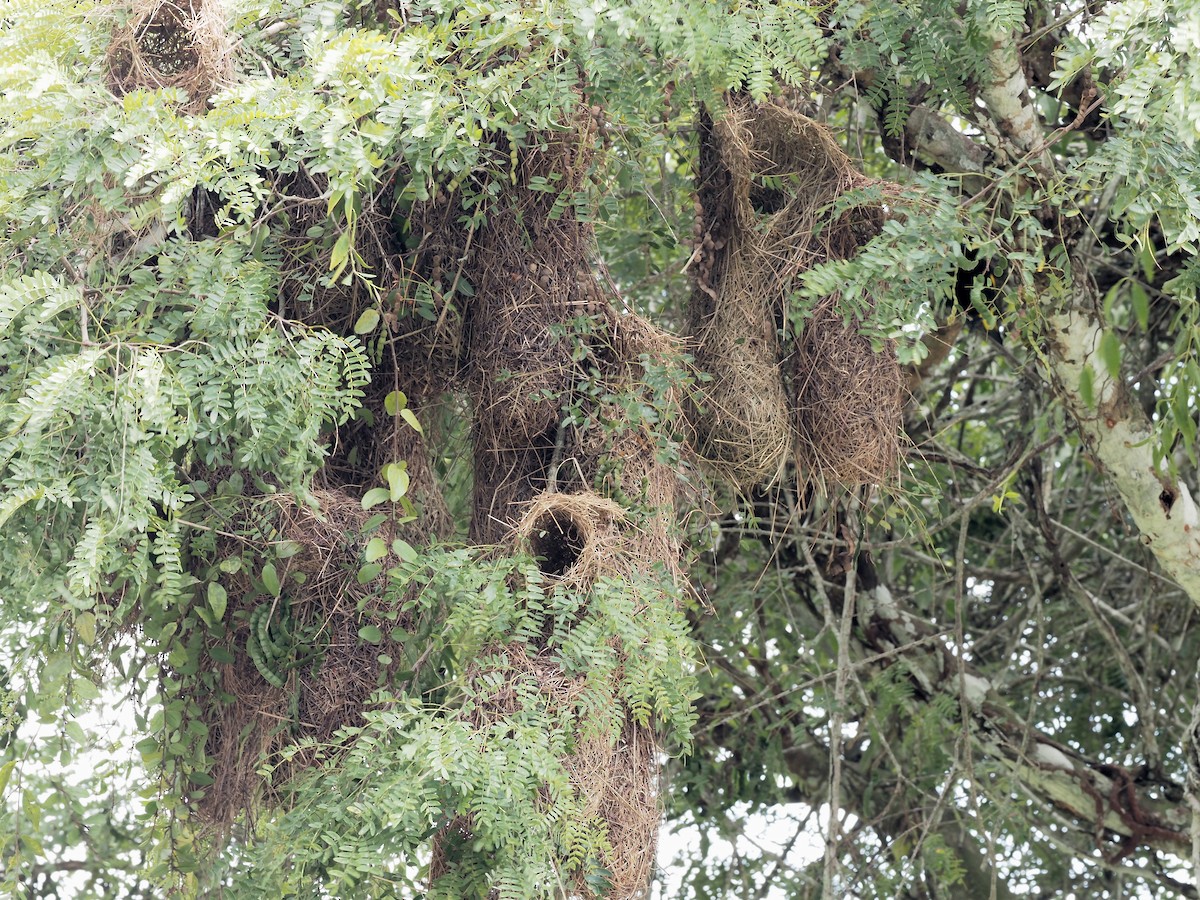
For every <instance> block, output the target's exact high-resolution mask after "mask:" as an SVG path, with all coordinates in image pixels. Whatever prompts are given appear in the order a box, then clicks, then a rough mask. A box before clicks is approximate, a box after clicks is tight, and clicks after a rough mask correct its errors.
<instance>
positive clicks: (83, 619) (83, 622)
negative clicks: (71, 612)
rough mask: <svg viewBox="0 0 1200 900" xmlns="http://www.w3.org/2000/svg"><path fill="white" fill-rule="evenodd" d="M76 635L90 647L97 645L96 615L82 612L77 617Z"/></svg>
mask: <svg viewBox="0 0 1200 900" xmlns="http://www.w3.org/2000/svg"><path fill="white" fill-rule="evenodd" d="M75 633H76V634H78V635H79V639H80V640H81V641H83V642H84V643H85V644H87V645H88V646H89V647H90V646H91V645H92V644H94V643H96V616H95V614H94V613H90V612H81V613H80V614H79V615H77V616H76V617H75Z"/></svg>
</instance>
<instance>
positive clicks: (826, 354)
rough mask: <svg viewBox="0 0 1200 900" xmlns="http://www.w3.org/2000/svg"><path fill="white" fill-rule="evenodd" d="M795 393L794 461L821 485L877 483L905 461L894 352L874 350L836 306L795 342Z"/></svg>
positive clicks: (817, 315) (820, 312)
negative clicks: (899, 463) (901, 439)
mask: <svg viewBox="0 0 1200 900" xmlns="http://www.w3.org/2000/svg"><path fill="white" fill-rule="evenodd" d="M795 341H796V351H795V353H794V354H793V356H792V360H791V362H792V372H791V379H792V390H793V392H794V393H793V396H794V398H795V399H794V403H795V406H794V410H793V413H794V420H793V421H794V422H795V428H796V459H797V462H798V464H799V466H800V467H801V468H802V470H803V471H804V472H806V473H807V474H808V477H809V478H810V479H812V480H814V481H816V482H818V483H823V484H828V483H836V484H841V485H845V486H853V485H859V484H880V483H882V482H884V481H886V480H887V479H888V478H889V477H891V476H892V475H893V474H894V473H895V471H896V466H897V463H898V460H899V456H900V423H901V418H902V415H903V409H904V387H903V385H904V381H903V374H902V372H901V370H900V364H899V362H898V361H897V359H896V354H895V352H894V350H892V349H891V348H890V347H885V348H884V349H883V350H882V351H877V350H875V349H874V348H873V347H872V346H871V342H870V340H869V339H867V338H865V337H863V336H862V335H861V334H859V332H858V330H857V329H856V328H855V327H854V323H853V322H850V323H847V322H845V321H844V320H843V319H842V316H841V314H840V313H839V312H838V311H837V305H836V302H835V301H830V302H827V303H825V304H823V305H821V306H820V307H818V309H817V310H816V311H815V312H814V313H813V314H812V316H811V317H810V318H809V319H808V321H807V322H806V323H805V324H804V328H803V330H802V331H801V332H800V333H799V334H798V335H797V336H796V339H795Z"/></svg>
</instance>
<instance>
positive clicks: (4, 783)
mask: <svg viewBox="0 0 1200 900" xmlns="http://www.w3.org/2000/svg"><path fill="white" fill-rule="evenodd" d="M16 765H17V761H16V760H15V759H10V760H9V761H8V762H6V763H5V764H4V765H2V766H0V795H2V794H3V793H4V789H5V788H6V787H8V780H9V779H10V778H12V773H13V769H14V768H16Z"/></svg>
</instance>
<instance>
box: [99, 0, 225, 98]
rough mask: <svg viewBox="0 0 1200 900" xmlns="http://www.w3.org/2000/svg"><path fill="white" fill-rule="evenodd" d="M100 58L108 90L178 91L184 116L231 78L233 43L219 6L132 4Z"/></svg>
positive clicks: (147, 0) (191, 0) (186, 0)
mask: <svg viewBox="0 0 1200 900" xmlns="http://www.w3.org/2000/svg"><path fill="white" fill-rule="evenodd" d="M128 13H129V16H128V19H127V20H126V21H125V23H124V24H123V25H121V26H119V27H118V28H116V29H115V30H114V31H113V34H112V38H111V39H110V40H109V44H108V53H107V55H106V57H105V62H106V64H107V65H106V69H107V80H108V86H109V89H110V90H111V91H112V92H113V93H114V94H116V95H117V96H118V97H124V96H125V95H126V94H129V93H132V92H133V91H136V90H147V91H153V90H157V89H159V88H164V87H166V88H178V89H180V90H182V91H184V92H185V93H186V94H187V102H186V103H185V104H184V106H183V111H184V112H188V113H201V112H203V111H204V109H205V108H206V107H207V105H208V100H209V98H210V97H211V96H212V95H213V94H214V93H216V92H217V91H218V90H220V89H221V88H222V87H223V86H224V85H226V84H227V83H228V82H229V81H230V78H231V75H232V51H231V47H232V42H231V40H230V37H229V32H228V29H227V28H226V25H225V13H224V10H223V9H222V7H221V4H220V2H219V0H133V2H132V3H131V4H130V5H129V7H128Z"/></svg>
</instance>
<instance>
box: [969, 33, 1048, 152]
mask: <svg viewBox="0 0 1200 900" xmlns="http://www.w3.org/2000/svg"><path fill="white" fill-rule="evenodd" d="M991 38H992V49H991V51H990V52H989V53H988V57H987V59H988V74H989V76H990V77H989V78H988V79H987V81H986V82H985V83H984V84H981V85H980V87H979V96H980V98H981V99H982V100H983V102H984V103H985V104H986V105H987V108H988V111H989V112H990V113H991V114H992V120H993V121H994V122H995V124H996V127H997V128H998V129H999V131H1000V135H1001V136H1002V137H1003V138H1004V142H1005V143H1006V144H1007V145H1008V146H1007V147H1006V148H1005V151H1006V153H1007V155H1008V156H1009V157H1011V158H1013V159H1018V158H1021V157H1024V156H1026V155H1029V154H1033V153H1041V152H1042V137H1043V135H1042V127H1041V123H1039V122H1038V117H1037V113H1036V112H1035V111H1034V108H1033V104H1032V102H1031V101H1030V96H1029V94H1030V92H1029V82H1028V81H1026V79H1025V73H1024V71H1022V69H1021V54H1020V51H1019V49H1018V44H1017V40H1016V35H1014V34H1012V33H1011V32H1001V33H996V34H993V35H992V36H991Z"/></svg>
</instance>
